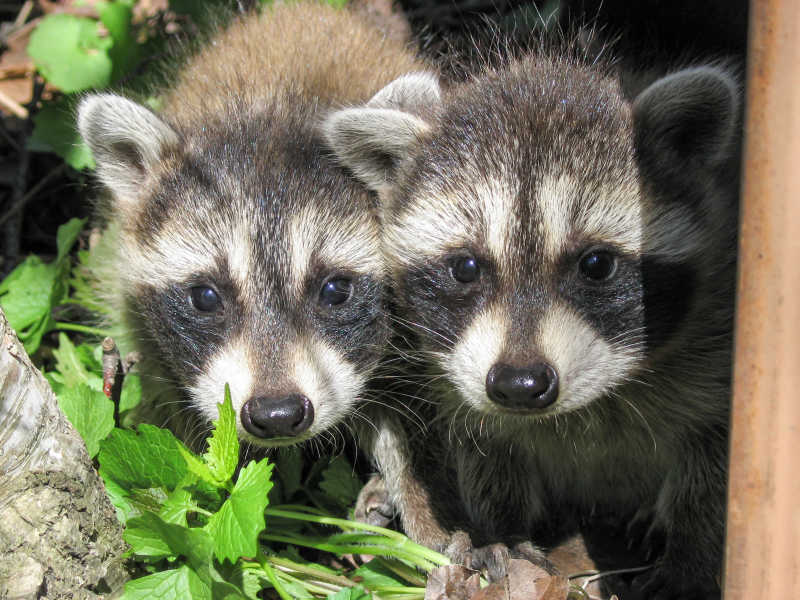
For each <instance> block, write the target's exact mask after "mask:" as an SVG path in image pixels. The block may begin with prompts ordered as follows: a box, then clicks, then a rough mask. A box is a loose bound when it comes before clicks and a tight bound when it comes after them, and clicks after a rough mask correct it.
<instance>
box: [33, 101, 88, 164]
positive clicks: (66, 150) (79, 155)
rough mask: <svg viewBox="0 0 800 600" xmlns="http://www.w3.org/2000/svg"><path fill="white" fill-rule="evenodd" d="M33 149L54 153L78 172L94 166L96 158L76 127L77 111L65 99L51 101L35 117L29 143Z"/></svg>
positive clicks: (34, 150)
mask: <svg viewBox="0 0 800 600" xmlns="http://www.w3.org/2000/svg"><path fill="white" fill-rule="evenodd" d="M26 146H27V148H28V150H31V151H33V152H53V153H54V154H58V155H59V156H60V157H61V158H63V159H64V162H66V163H67V164H68V165H69V166H71V167H72V168H73V169H75V170H76V171H80V170H82V169H93V168H94V159H93V158H92V152H91V150H89V146H87V145H86V144H85V143H84V141H83V139H81V136H80V134H79V133H78V130H77V128H76V127H75V118H74V112H73V110H72V108H71V105H70V104H69V103H68V102H67V101H66V100H64V99H60V100H57V101H56V102H48V103H46V104H45V105H44V106H42V108H41V110H39V112H37V113H36V114H35V115H34V116H33V133H31V136H30V137H29V138H28V141H27V144H26Z"/></svg>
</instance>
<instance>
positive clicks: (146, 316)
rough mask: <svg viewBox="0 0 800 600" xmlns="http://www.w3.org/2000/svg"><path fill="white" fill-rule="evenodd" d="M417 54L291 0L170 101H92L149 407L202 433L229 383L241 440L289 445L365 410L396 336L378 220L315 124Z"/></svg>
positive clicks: (117, 302)
mask: <svg viewBox="0 0 800 600" xmlns="http://www.w3.org/2000/svg"><path fill="white" fill-rule="evenodd" d="M418 68H420V65H419V63H417V62H416V59H415V57H414V55H413V53H411V52H410V51H409V50H408V49H407V47H406V45H405V43H404V42H402V41H397V40H394V39H392V38H389V37H387V36H385V35H384V33H383V32H382V31H381V30H379V29H377V28H376V27H374V26H372V25H369V24H368V22H367V21H365V20H364V19H362V17H360V16H358V15H356V14H353V13H351V12H349V11H347V10H335V9H333V8H331V7H329V6H327V5H324V4H321V3H314V2H306V3H291V4H285V5H283V4H282V5H276V6H274V7H272V8H270V9H265V11H264V13H263V14H251V15H248V16H244V17H241V18H239V19H238V20H235V21H234V22H233V23H232V24H231V25H230V26H229V27H227V28H226V29H225V30H224V31H222V32H221V33H219V34H218V35H216V36H215V37H214V38H212V40H211V41H210V43H208V44H207V45H206V46H205V47H204V48H203V49H201V50H200V51H199V52H198V53H197V54H196V55H195V56H194V57H193V58H191V59H190V60H189V62H188V64H187V65H186V66H185V68H183V69H182V70H181V71H180V73H179V76H178V78H177V81H176V82H175V84H174V86H173V87H171V89H170V90H169V91H168V92H167V93H166V95H165V97H164V100H163V109H162V110H161V111H159V112H158V113H154V112H152V111H151V110H149V109H148V108H145V107H144V106H142V105H140V104H137V103H135V102H133V101H131V100H128V99H126V98H123V97H121V96H118V95H113V94H96V95H90V96H87V97H86V98H85V99H84V100H83V101H82V102H81V104H80V107H79V111H78V126H79V129H80V133H81V135H82V136H83V139H84V140H86V142H87V143H88V144H89V146H90V147H91V150H92V152H93V154H94V157H95V160H96V162H97V176H98V177H99V179H100V181H101V182H102V183H103V184H104V186H105V187H106V188H107V189H108V191H109V192H110V194H109V201H108V202H107V204H108V206H106V207H104V208H105V213H104V215H103V217H104V218H105V220H106V221H107V223H108V225H107V229H106V233H105V236H104V238H105V240H104V243H105V244H106V246H107V248H106V249H107V250H108V252H109V257H108V258H107V260H106V262H105V264H104V265H102V266H101V267H100V268H98V269H97V273H96V274H97V275H98V278H99V279H100V288H101V289H102V290H103V291H104V292H105V293H106V294H107V295H108V296H109V302H110V303H111V305H112V306H113V308H114V316H113V319H114V323H112V325H116V326H118V328H119V329H121V330H122V331H124V332H125V334H126V336H127V337H128V338H129V339H128V346H129V347H133V348H135V349H137V350H139V351H140V352H141V355H142V363H141V369H142V371H143V375H144V376H145V377H144V378H143V379H144V380H145V385H146V387H145V396H146V397H148V398H150V400H151V404H152V406H151V407H149V408H148V409H147V411H148V416H149V418H151V419H153V418H155V419H158V420H160V419H164V420H168V421H169V424H170V426H172V427H173V428H174V429H177V430H178V431H177V433H178V434H179V435H181V436H182V437H184V439H187V441H191V440H189V438H192V437H194V436H195V435H196V434H197V433H198V431H197V429H198V428H204V427H206V426H207V425H208V423H209V421H210V420H211V419H214V418H216V415H217V407H216V405H217V403H218V402H221V401H222V398H223V390H224V386H225V384H226V383H228V384H230V388H231V396H232V400H233V406H234V409H235V410H236V411H237V414H238V415H239V424H238V430H239V434H240V437H241V438H242V439H243V440H246V441H247V442H250V443H252V444H255V445H260V446H281V445H288V444H294V443H296V442H300V441H303V440H307V439H310V438H312V437H314V436H317V435H320V434H324V435H327V437H332V434H331V433H330V431H329V430H330V428H332V427H334V426H336V425H337V424H338V423H339V422H340V421H341V420H342V418H343V417H345V416H347V415H348V414H350V413H353V412H354V411H355V410H356V408H357V402H358V400H359V398H360V396H361V395H362V393H363V392H364V385H365V382H366V380H367V377H368V376H369V375H370V373H371V372H372V371H373V369H374V367H375V365H376V363H377V361H378V359H379V358H380V356H381V353H382V347H383V344H384V341H385V339H386V333H387V326H386V318H385V315H384V283H385V282H384V264H383V259H382V256H381V253H380V250H379V238H378V236H379V230H378V225H379V223H378V220H377V217H376V215H375V211H374V206H373V203H372V201H371V200H370V196H369V194H368V192H367V191H366V190H364V189H363V187H362V186H360V185H358V184H357V183H356V182H354V181H352V180H351V178H349V177H347V176H346V174H345V173H343V172H342V171H341V169H340V168H339V167H338V166H337V165H335V164H334V163H333V161H332V160H331V159H330V158H329V156H327V154H326V151H325V150H324V147H323V144H322V142H321V138H320V136H319V133H318V131H317V126H318V121H319V118H320V116H321V114H322V112H323V111H327V110H330V109H331V108H332V107H334V106H341V104H342V103H354V102H364V101H366V100H367V99H369V97H370V96H372V95H373V94H374V93H375V92H376V91H377V90H379V89H380V88H381V87H382V86H384V85H386V84H387V83H388V82H390V81H391V80H392V79H393V78H395V77H397V76H398V75H399V74H401V73H404V72H407V71H408V70H410V69H411V70H413V69H418ZM181 407H183V408H181ZM184 409H185V410H184ZM153 411H156V412H155V415H153ZM326 432H328V433H327V434H326Z"/></svg>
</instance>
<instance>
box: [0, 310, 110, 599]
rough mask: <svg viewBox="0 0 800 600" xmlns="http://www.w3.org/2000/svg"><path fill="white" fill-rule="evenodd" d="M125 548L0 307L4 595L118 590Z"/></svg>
mask: <svg viewBox="0 0 800 600" xmlns="http://www.w3.org/2000/svg"><path fill="white" fill-rule="evenodd" d="M124 551H125V542H124V541H123V540H122V526H121V525H120V523H119V521H118V520H117V517H116V513H115V511H114V507H113V506H112V505H111V502H110V501H109V499H108V497H107V495H106V492H105V487H104V485H103V482H102V480H101V479H100V477H99V476H98V475H97V473H96V472H95V470H94V468H93V466H92V461H91V460H90V459H89V455H88V454H87V452H86V447H85V446H84V443H83V440H82V439H81V438H80V435H79V434H78V433H77V431H75V429H74V428H73V427H72V425H71V424H70V423H69V421H68V420H67V418H66V417H65V416H64V415H63V413H62V412H61V411H60V410H59V408H58V403H57V401H56V398H55V396H54V394H53V392H52V390H51V389H50V386H49V385H48V383H47V381H46V380H45V379H44V377H43V376H42V374H41V373H40V372H39V370H38V369H36V367H34V366H33V365H32V364H31V361H30V359H29V358H28V355H27V354H26V352H25V349H24V348H23V347H22V344H20V342H19V340H18V339H17V336H16V334H15V332H14V331H13V330H12V329H11V327H10V326H9V324H8V321H7V320H6V318H5V315H4V314H3V312H2V310H0V598H2V599H3V600H12V599H17V598H20V599H22V598H48V599H50V598H99V597H102V596H104V595H108V594H113V593H114V592H117V591H119V590H120V589H121V587H122V585H123V583H124V581H125V579H126V574H125V570H124V568H123V565H122V558H121V556H122V553H123V552H124Z"/></svg>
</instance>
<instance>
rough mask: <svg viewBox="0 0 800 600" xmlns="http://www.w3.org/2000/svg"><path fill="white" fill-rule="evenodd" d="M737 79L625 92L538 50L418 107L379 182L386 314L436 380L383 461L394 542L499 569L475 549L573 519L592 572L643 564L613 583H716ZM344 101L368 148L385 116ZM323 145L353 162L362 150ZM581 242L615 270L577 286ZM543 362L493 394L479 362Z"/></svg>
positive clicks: (542, 537)
mask: <svg viewBox="0 0 800 600" xmlns="http://www.w3.org/2000/svg"><path fill="white" fill-rule="evenodd" d="M738 96H739V89H738V85H737V84H736V80H735V77H734V76H733V75H732V74H730V73H729V72H728V71H727V70H726V69H725V68H723V67H718V66H702V67H697V68H693V69H687V70H684V71H681V72H678V73H675V74H672V75H669V76H667V77H665V78H663V79H660V80H658V81H656V82H655V83H653V84H652V85H651V86H649V87H648V88H647V89H646V90H645V91H644V92H642V94H641V95H640V96H639V97H638V98H636V99H635V100H634V102H633V103H631V102H629V101H628V100H626V99H625V97H624V95H623V93H622V91H621V90H620V87H619V85H618V83H617V81H616V79H615V78H614V77H613V76H612V75H611V74H609V73H608V72H607V71H604V70H603V68H602V67H598V66H589V67H587V66H583V65H580V64H575V63H574V62H572V61H571V60H570V59H564V58H561V57H558V56H552V55H546V56H542V55H532V56H528V57H525V58H523V59H522V60H519V61H517V62H512V63H510V64H509V65H508V66H507V67H506V68H504V69H502V70H499V71H489V72H487V73H486V74H484V75H482V76H481V77H478V78H476V79H475V80H473V81H471V82H468V83H466V84H464V85H462V86H457V87H455V88H454V89H452V90H450V91H449V92H447V93H445V94H444V96H443V97H442V99H441V103H440V104H439V105H436V106H429V107H427V108H428V110H427V112H426V117H425V121H426V123H427V126H428V128H429V129H428V131H426V133H425V135H424V136H423V137H421V138H419V139H418V140H417V141H415V143H412V144H408V145H407V152H406V154H396V161H395V162H394V163H393V164H396V165H397V168H396V170H395V172H394V174H393V177H392V180H391V181H392V184H391V185H385V186H383V187H381V188H376V189H378V191H379V193H380V196H381V200H382V202H383V203H384V204H385V206H386V207H387V210H386V215H385V225H384V235H383V243H384V248H385V252H386V256H387V261H388V262H389V265H390V267H391V269H392V272H393V276H394V280H395V286H396V296H397V298H398V304H399V309H398V310H399V313H400V315H399V318H400V320H401V321H402V322H403V323H406V324H408V326H409V328H410V329H412V330H413V332H414V334H415V335H417V336H418V337H419V340H420V341H419V345H420V348H419V349H420V351H421V355H422V356H424V357H426V359H425V360H424V362H425V363H426V366H427V368H428V370H429V373H430V375H431V377H432V379H431V382H430V384H428V385H427V386H425V387H423V388H422V390H421V391H419V392H417V393H418V394H422V395H424V396H425V397H426V399H427V400H428V401H429V402H431V403H432V404H433V406H432V407H431V406H430V405H428V404H425V403H422V404H420V406H419V411H420V412H426V411H427V412H428V413H429V419H430V423H431V425H430V429H429V432H428V433H427V435H425V436H424V437H422V438H421V439H417V438H420V436H419V435H418V434H415V433H414V432H413V431H409V432H408V435H409V436H410V437H411V438H412V440H411V441H409V442H403V443H400V444H398V445H397V446H395V447H394V448H388V447H387V448H383V449H380V448H379V449H378V452H377V456H376V460H377V462H378V464H379V465H380V466H381V467H382V468H383V469H384V471H383V474H384V477H385V480H386V489H387V494H388V496H389V497H390V498H392V499H393V501H394V502H395V504H396V507H397V510H398V512H399V513H400V516H401V519H402V522H403V525H404V527H405V529H406V531H407V532H409V535H411V537H413V538H415V539H418V540H420V541H422V542H423V543H426V544H428V545H431V546H434V547H436V548H438V549H440V550H444V551H447V552H449V553H450V554H451V555H452V556H453V558H456V559H460V560H468V558H465V557H468V556H472V557H473V558H476V557H477V559H478V561H479V562H480V561H481V560H483V561H484V564H485V565H486V566H487V567H489V569H490V572H493V573H494V574H495V575H497V574H498V571H497V565H496V562H497V560H499V559H497V556H499V555H498V553H497V552H496V551H495V550H491V551H486V550H485V549H481V548H479V547H480V546H483V545H487V547H490V548H493V547H494V546H493V544H496V543H499V542H502V543H504V544H507V545H509V546H511V545H513V544H515V543H517V542H519V541H521V540H526V539H532V541H533V542H535V543H541V544H545V545H548V544H551V543H556V542H557V541H558V540H559V539H561V538H562V537H563V536H565V535H568V534H571V533H574V532H575V531H581V532H582V533H583V534H584V537H585V539H586V541H587V546H588V547H589V550H590V553H592V552H593V553H594V556H593V558H594V559H595V560H596V562H597V563H598V565H599V566H600V567H601V568H619V567H636V566H642V565H643V564H646V563H648V562H650V561H651V560H653V559H655V566H654V567H653V569H651V570H650V571H649V572H647V573H646V574H645V576H644V579H643V580H639V581H636V582H635V583H634V584H633V586H632V589H631V590H625V591H620V590H621V589H622V588H618V589H617V590H616V591H619V593H621V594H622V596H623V597H625V598H626V599H627V598H637V597H640V596H639V595H640V594H643V595H644V596H643V597H646V598H659V599H661V598H682V599H685V598H717V597H718V595H719V590H718V587H717V584H716V581H715V580H716V578H717V577H718V575H719V572H720V566H721V557H722V554H721V553H722V540H723V529H724V512H725V477H726V475H725V472H726V461H727V427H728V410H729V399H728V393H729V376H730V375H729V371H730V345H731V322H732V314H733V289H734V278H735V277H734V276H735V243H736V242H735V233H736V222H737V215H736V195H737V183H736V182H737V162H738V161H737V159H738V156H737V142H738V127H739V120H738V112H739V102H738ZM393 97H394V102H395V103H398V104H402V102H403V100H402V98H397V95H396V94H394V95H393ZM431 101H432V102H435V99H431ZM364 110H368V109H364ZM358 114H359V113H353V112H351V113H350V120H349V123H348V126H349V131H350V132H351V133H352V135H353V136H358V135H363V136H364V138H365V139H362V140H357V139H348V142H349V143H350V144H351V146H355V147H358V148H361V149H369V148H381V147H383V145H384V144H385V139H386V138H387V137H388V135H390V134H389V132H391V131H392V130H393V125H392V123H393V122H394V117H392V119H387V120H386V121H385V124H386V127H385V129H384V130H383V131H381V129H380V123H379V122H378V119H376V118H375V117H376V114H375V113H369V115H370V116H369V119H368V126H365V127H363V128H360V129H359V125H358V123H357V117H358ZM361 114H362V115H366V114H367V113H361ZM332 119H336V115H333V117H332ZM330 139H331V138H329V140H330ZM332 146H333V148H334V150H335V151H336V152H337V155H338V158H339V159H340V160H342V161H343V162H344V163H345V164H346V165H347V166H349V168H350V169H351V170H352V171H353V172H354V173H356V174H359V173H361V170H360V169H361V166H362V164H363V163H364V162H367V163H368V162H369V161H370V160H371V159H370V157H369V156H364V155H363V153H360V152H353V153H347V152H343V151H342V148H343V146H344V145H343V144H338V143H337V140H336V139H333V140H332ZM366 170H369V168H368V167H367V168H366ZM367 183H368V185H369V181H367ZM597 246H600V247H604V248H610V249H611V251H612V252H613V254H614V256H615V257H616V260H617V262H618V264H619V266H618V267H617V270H616V271H615V276H614V278H612V279H611V280H610V281H609V282H608V283H605V284H603V285H599V284H598V285H595V284H591V285H590V284H588V283H585V282H583V280H580V279H579V273H578V272H577V270H576V269H577V265H578V261H579V258H580V257H581V256H582V254H583V253H585V252H587V251H589V250H591V248H593V247H597ZM464 254H468V255H471V256H474V257H477V259H478V261H479V263H480V265H481V277H482V278H481V279H479V280H478V281H477V283H474V284H469V286H463V285H462V286H459V284H458V282H455V281H454V279H453V276H452V274H451V272H452V271H450V270H451V269H452V268H453V264H454V263H453V262H452V260H453V259H452V258H451V257H452V256H456V257H458V256H459V255H464ZM449 269H450V270H449ZM592 286H594V287H592ZM615 286H616V287H615ZM606 290H607V291H606ZM542 360H544V361H549V362H550V363H552V364H553V365H554V366H555V367H557V370H558V371H559V372H560V375H561V390H562V391H561V393H560V395H559V397H558V399H557V400H556V402H555V403H554V404H553V405H552V406H548V407H546V408H544V409H541V410H534V409H530V410H528V411H523V410H518V411H511V410H506V409H504V408H503V407H502V406H499V405H496V404H494V403H493V402H492V401H491V400H490V399H489V398H488V397H487V395H486V392H485V391H484V385H485V384H484V382H485V380H486V373H487V370H488V368H489V367H490V366H491V365H492V364H495V363H498V362H503V363H508V364H512V365H518V366H524V365H528V364H531V362H535V361H542ZM565 390H566V391H565ZM404 449H413V450H411V451H410V454H408V455H406V456H405V457H403V456H402V455H403V452H404ZM382 453H383V454H385V455H386V456H388V457H390V460H386V459H385V458H384V456H383V455H382ZM392 469H399V472H400V473H402V474H403V476H402V477H398V471H395V470H392ZM409 472H413V474H414V477H415V478H416V481H415V482H413V484H409V478H408V476H407V473H409ZM408 485H411V487H412V488H413V489H415V490H417V491H415V492H414V493H413V494H409V493H408V489H409V488H407V487H406V488H402V486H408ZM374 487H375V486H373V492H374ZM431 522H434V523H436V526H434V527H431V526H430V525H429V523H431ZM420 524H425V525H424V526H421V525H420ZM465 532H466V533H467V534H469V537H470V538H471V543H472V544H473V548H472V550H471V551H470V550H469V547H467V549H466V550H465V547H464V543H463V542H464V539H465V538H464V535H465ZM616 542H619V547H614V546H615V543H616ZM660 542H663V543H660ZM626 544H630V546H631V547H630V548H626V547H625V546H626ZM468 546H469V545H468ZM651 554H652V556H651ZM493 557H494V558H493Z"/></svg>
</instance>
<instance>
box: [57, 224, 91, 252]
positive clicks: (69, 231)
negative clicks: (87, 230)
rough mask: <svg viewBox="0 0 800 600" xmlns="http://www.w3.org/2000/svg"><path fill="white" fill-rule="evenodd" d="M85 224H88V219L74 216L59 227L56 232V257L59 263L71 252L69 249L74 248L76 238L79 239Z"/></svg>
mask: <svg viewBox="0 0 800 600" xmlns="http://www.w3.org/2000/svg"><path fill="white" fill-rule="evenodd" d="M84 225H86V219H75V218H73V219H70V220H69V221H67V222H66V223H64V224H63V225H60V226H59V227H58V231H57V232H56V246H57V247H58V256H57V257H56V262H57V263H60V262H61V261H62V260H64V259H65V258H66V256H67V254H69V251H70V250H72V246H74V245H75V240H77V239H78V236H79V235H80V233H81V230H82V229H83V226H84Z"/></svg>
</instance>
